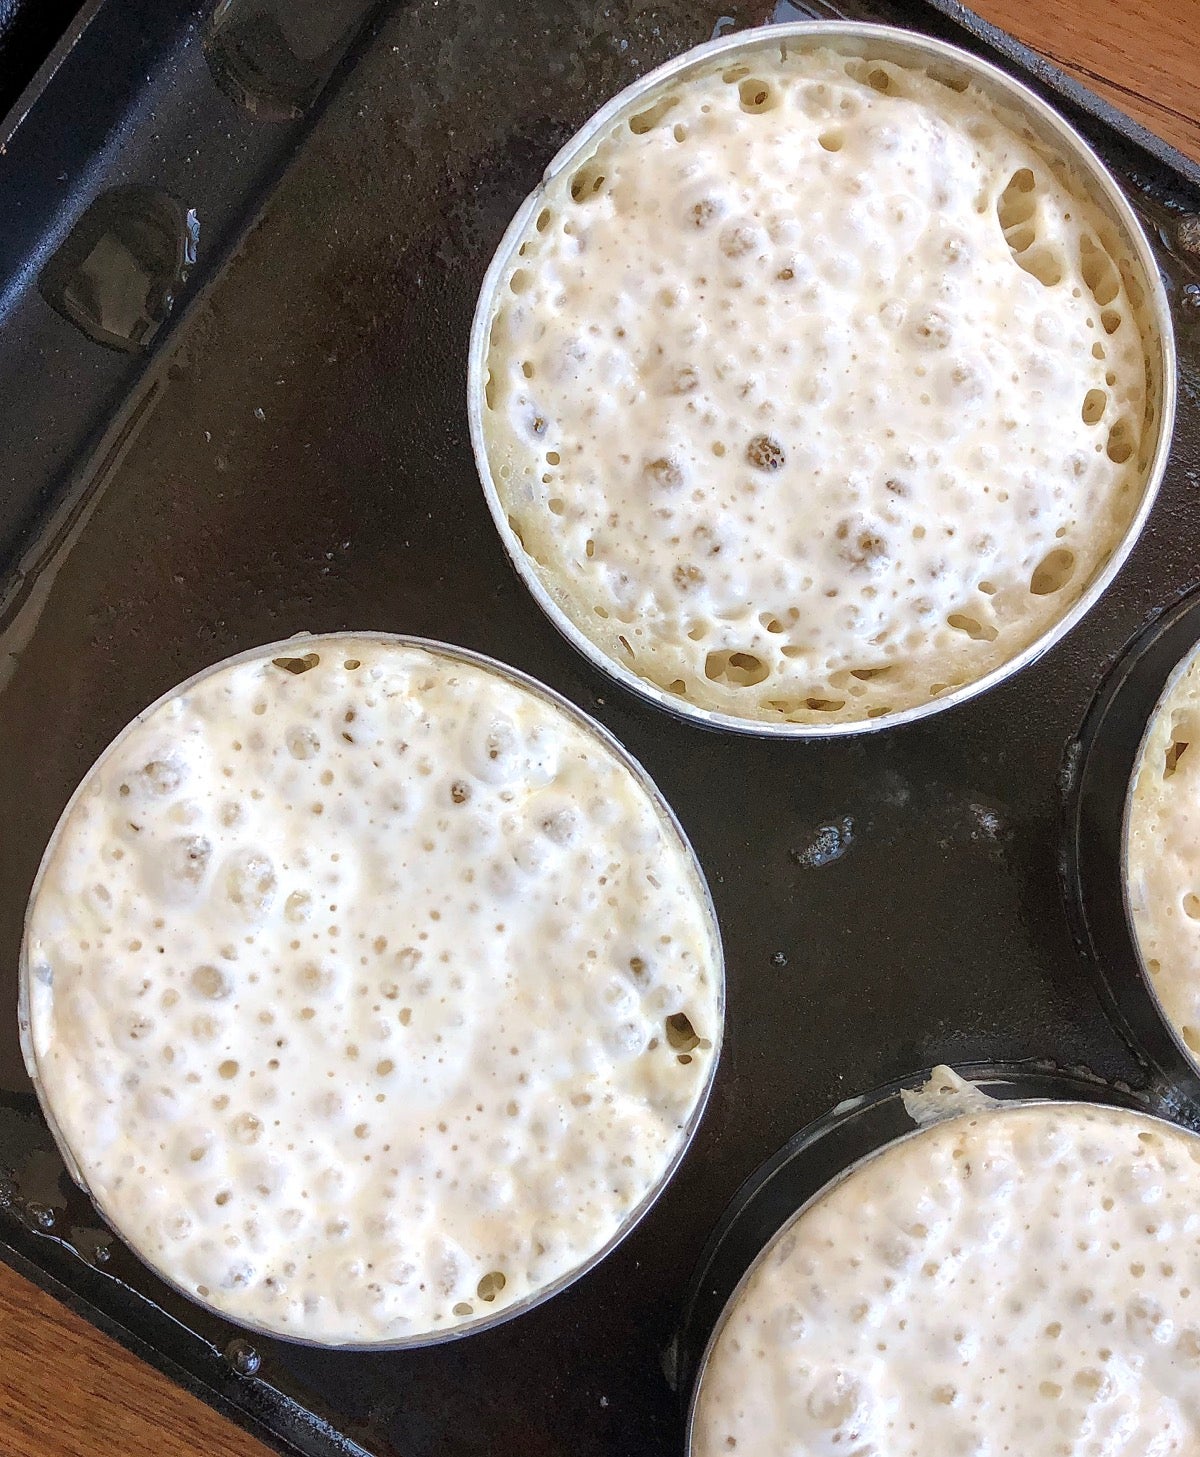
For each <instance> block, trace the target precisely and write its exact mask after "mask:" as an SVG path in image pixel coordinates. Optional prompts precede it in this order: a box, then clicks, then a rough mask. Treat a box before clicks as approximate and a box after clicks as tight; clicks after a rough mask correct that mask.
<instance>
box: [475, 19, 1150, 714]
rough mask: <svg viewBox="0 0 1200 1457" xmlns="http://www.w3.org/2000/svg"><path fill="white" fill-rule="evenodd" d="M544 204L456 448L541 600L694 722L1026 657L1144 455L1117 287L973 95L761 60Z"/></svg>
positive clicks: (878, 690)
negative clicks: (708, 714)
mask: <svg viewBox="0 0 1200 1457" xmlns="http://www.w3.org/2000/svg"><path fill="white" fill-rule="evenodd" d="M638 105H639V108H640V109H638V110H636V113H635V114H633V115H628V114H622V115H621V116H620V118H619V119H617V120H615V121H613V123H612V124H611V125H609V126H608V127H607V128H605V129H604V131H603V132H602V133H601V135H600V137H599V138H598V140H597V141H596V143H595V145H594V147H593V148H591V150H590V151H589V153H588V154H587V155H586V157H585V158H584V159H583V160H580V161H578V162H577V163H575V164H573V166H572V168H571V169H570V171H569V175H566V174H564V175H561V176H559V177H558V178H557V179H556V180H555V181H554V182H553V183H552V184H551V185H550V187H549V188H548V190H547V191H546V192H545V194H544V197H543V198H542V199H541V202H542V206H541V208H540V210H539V211H537V213H536V214H535V216H534V217H533V218H532V219H531V221H530V224H529V226H528V227H527V229H526V231H525V233H524V235H523V236H522V238H520V239H519V240H518V242H517V244H516V246H515V247H514V249H513V252H512V254H511V257H510V259H509V261H508V263H507V265H506V266H505V270H504V274H503V277H502V278H501V280H500V284H499V289H498V293H497V295H496V302H495V307H494V316H493V321H492V324H491V332H490V346H489V349H488V353H487V360H486V370H487V382H486V402H485V408H484V415H483V419H484V425H483V428H484V434H485V436H486V439H487V443H488V444H487V455H488V459H489V462H490V467H491V472H492V475H493V478H494V480H495V483H496V487H497V490H498V492H499V496H500V499H501V502H502V504H503V507H504V510H505V511H506V512H507V514H508V518H509V522H510V524H511V526H512V527H513V529H514V530H515V532H516V533H517V536H518V538H519V541H520V543H521V544H522V545H523V548H524V551H525V553H526V554H527V555H528V557H529V559H530V560H531V561H532V563H534V564H535V566H536V570H537V573H538V575H539V576H540V578H541V580H542V582H543V584H544V585H545V586H546V588H547V589H548V590H549V592H550V594H551V596H552V597H553V598H554V599H555V600H556V601H557V602H558V603H559V604H560V606H561V607H562V609H563V610H564V611H565V612H566V614H567V615H568V616H569V617H570V618H571V620H572V621H573V622H574V623H575V625H576V626H577V627H578V628H579V629H580V630H581V631H582V632H583V633H584V634H585V636H586V637H588V638H589V639H591V640H592V641H593V642H594V643H595V644H596V645H597V646H598V647H600V648H601V649H602V650H603V651H604V652H605V653H606V654H607V655H608V656H609V657H610V658H612V659H613V660H614V661H615V662H617V663H619V664H621V665H623V666H624V667H626V668H628V669H630V670H631V671H632V672H634V673H636V674H638V675H640V676H641V677H643V678H645V679H647V680H649V681H650V682H652V683H653V684H656V685H658V686H659V687H660V688H663V689H666V690H668V691H669V692H671V693H674V694H678V695H680V696H681V697H682V698H685V699H687V700H688V701H690V702H691V703H693V704H695V705H698V706H700V707H702V708H706V709H711V710H717V711H720V712H722V713H726V714H731V715H735V716H738V717H741V718H749V719H760V720H778V721H785V720H786V721H797V722H808V723H834V722H839V721H846V720H856V719H864V718H870V717H876V716H880V715H883V714H886V713H889V712H892V711H896V710H899V709H903V708H906V707H911V706H913V705H919V704H922V703H925V702H927V701H929V700H930V699H933V698H936V697H938V696H939V695H941V694H943V693H945V692H946V691H948V690H949V689H951V688H953V687H955V686H957V685H961V684H965V683H970V682H972V681H974V680H976V679H978V678H980V677H981V676H983V675H984V674H986V673H988V672H990V671H991V670H993V669H995V668H997V667H999V666H1001V665H1002V664H1004V663H1005V662H1007V661H1008V660H1009V659H1011V658H1012V657H1013V656H1015V655H1016V654H1017V653H1019V652H1020V651H1022V650H1023V649H1025V648H1026V647H1027V646H1029V645H1030V644H1031V643H1033V642H1034V641H1035V640H1037V639H1038V638H1039V637H1040V636H1041V635H1042V634H1044V633H1045V632H1047V631H1048V630H1049V629H1050V628H1051V627H1052V626H1053V625H1054V624H1055V623H1056V622H1057V621H1058V620H1059V619H1060V618H1061V617H1062V616H1063V614H1064V613H1065V612H1066V611H1067V609H1068V608H1069V607H1070V606H1071V605H1072V604H1073V603H1074V602H1075V601H1076V600H1077V599H1078V597H1079V596H1080V595H1081V593H1082V592H1083V590H1084V588H1085V587H1086V586H1087V584H1088V583H1089V582H1090V580H1091V579H1092V578H1093V577H1094V575H1095V574H1096V573H1097V572H1098V571H1099V570H1100V568H1101V567H1102V566H1103V565H1104V563H1105V562H1106V561H1107V559H1108V557H1109V555H1110V553H1111V552H1112V550H1113V549H1114V547H1115V546H1116V545H1117V543H1118V542H1119V541H1120V539H1121V537H1122V536H1123V534H1124V532H1125V530H1126V528H1127V526H1128V525H1129V522H1130V519H1131V517H1132V515H1133V513H1134V510H1135V508H1136V506H1137V503H1138V500H1139V498H1140V496H1141V492H1142V486H1143V483H1144V479H1145V474H1146V467H1147V457H1148V455H1149V454H1150V453H1151V451H1152V446H1153V443H1154V441H1153V436H1154V430H1153V425H1152V422H1153V419H1154V413H1155V406H1154V404H1153V402H1152V400H1151V399H1149V398H1148V390H1147V363H1146V348H1145V345H1144V341H1143V335H1142V325H1141V322H1140V318H1141V310H1142V306H1143V305H1144V303H1145V296H1144V285H1143V281H1142V277H1141V273H1140V268H1139V266H1138V265H1137V264H1136V263H1135V262H1134V261H1133V259H1132V257H1131V256H1128V255H1127V252H1126V250H1125V248H1124V245H1123V244H1122V242H1121V240H1120V238H1119V237H1118V235H1117V233H1116V230H1115V229H1114V227H1113V226H1112V224H1111V223H1109V222H1108V221H1107V220H1106V218H1105V217H1104V215H1103V214H1102V213H1101V212H1100V210H1099V209H1098V208H1097V207H1096V206H1095V205H1093V204H1092V203H1091V202H1089V201H1088V199H1087V195H1086V191H1085V190H1084V187H1083V184H1082V183H1081V182H1080V181H1079V179H1078V178H1076V177H1074V176H1073V174H1072V173H1071V172H1070V171H1069V169H1068V168H1067V167H1065V166H1064V165H1063V164H1062V162H1061V161H1059V160H1058V159H1055V158H1051V157H1049V156H1047V155H1046V153H1045V151H1044V149H1043V148H1042V147H1041V145H1040V144H1038V143H1033V142H1031V141H1029V140H1028V139H1027V137H1025V136H1023V135H1022V134H1021V125H1022V124H1021V122H1020V120H1019V119H1016V118H1015V117H1013V116H1012V115H1010V114H1008V113H1007V112H1005V111H1004V110H1002V109H1001V108H999V107H998V106H997V105H996V103H995V102H993V101H991V100H989V99H988V98H987V97H986V96H985V95H984V94H983V93H982V92H981V91H979V90H978V89H977V88H976V87H975V86H973V85H972V86H969V87H967V88H966V89H965V90H961V91H960V90H958V89H952V88H951V86H950V85H948V84H944V83H943V82H942V81H941V80H937V79H934V78H932V77H931V76H930V75H929V74H926V73H925V72H924V71H922V70H919V69H908V68H905V67H903V66H900V65H896V64H893V63H891V62H884V61H868V60H861V59H858V58H853V57H846V56H843V55H840V54H837V53H835V52H834V51H833V50H829V49H822V48H804V47H798V46H797V44H796V43H795V42H794V41H790V42H788V43H786V44H784V45H783V46H782V54H781V45H780V43H779V42H777V41H776V42H771V41H767V42H763V43H760V44H758V45H757V46H756V47H755V48H754V49H753V50H750V51H748V52H746V53H745V54H744V55H742V54H739V55H737V56H733V55H728V54H727V55H725V56H723V57H719V58H715V59H714V61H713V63H712V66H711V67H710V68H709V69H708V70H707V71H706V72H705V73H704V74H702V75H700V76H693V77H690V78H688V79H685V80H678V79H670V78H668V79H667V80H665V81H663V82H662V83H661V85H660V86H659V87H657V88H655V89H653V90H652V91H651V92H649V93H647V94H646V95H645V96H644V97H643V98H642V99H641V101H640V102H639V104H638Z"/></svg>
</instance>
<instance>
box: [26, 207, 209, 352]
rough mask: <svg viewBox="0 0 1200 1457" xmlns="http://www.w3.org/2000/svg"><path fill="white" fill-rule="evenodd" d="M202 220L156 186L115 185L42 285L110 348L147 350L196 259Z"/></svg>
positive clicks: (60, 308)
mask: <svg viewBox="0 0 1200 1457" xmlns="http://www.w3.org/2000/svg"><path fill="white" fill-rule="evenodd" d="M199 238H200V220H199V218H198V217H197V216H196V213H195V211H194V210H192V209H190V208H186V207H184V205H183V204H182V203H180V202H179V201H178V200H177V199H175V198H173V197H170V196H168V194H167V193H165V192H161V191H159V190H158V189H157V188H155V187H110V188H109V189H108V190H107V191H106V192H102V193H101V194H100V196H99V197H97V198H96V199H95V200H94V201H93V202H92V203H91V205H90V206H89V207H88V208H87V209H86V211H85V212H84V213H83V214H82V216H81V217H80V218H79V219H78V220H77V221H76V223H75V226H74V227H73V228H72V229H71V231H70V232H69V233H68V234H67V238H66V241H65V242H63V243H62V245H61V246H60V247H59V248H58V249H57V250H56V251H55V253H54V254H53V256H52V257H51V259H50V261H49V262H48V263H47V264H46V266H45V268H43V269H42V272H41V276H40V277H39V279H38V291H39V293H40V294H41V295H42V297H43V298H44V299H45V300H46V302H47V303H48V304H49V305H50V307H51V308H52V309H54V310H55V311H56V312H57V313H60V314H61V315H62V316H63V318H65V319H68V320H69V321H70V322H71V323H72V324H75V325H76V326H77V327H78V328H79V329H81V330H82V331H83V332H84V333H85V334H86V335H87V336H88V337H89V338H90V339H94V340H95V341H96V342H97V343H98V344H104V345H107V346H108V347H109V348H110V349H121V350H124V351H125V352H127V353H130V354H135V353H138V352H140V351H142V350H144V349H147V348H149V346H150V343H151V341H152V340H153V339H154V337H155V335H156V334H157V333H158V331H159V329H160V328H161V327H162V325H163V324H164V323H165V321H166V319H167V317H168V315H169V314H170V312H171V309H172V308H173V307H174V304H175V300H176V297H177V296H178V294H179V292H180V290H181V289H182V287H183V285H184V284H185V283H186V282H187V277H188V272H189V270H190V268H191V267H192V265H193V264H194V263H195V261H196V250H197V247H198V244H199Z"/></svg>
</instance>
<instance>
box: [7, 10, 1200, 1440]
mask: <svg viewBox="0 0 1200 1457" xmlns="http://www.w3.org/2000/svg"><path fill="white" fill-rule="evenodd" d="M975 9H976V10H977V11H979V13H980V14H982V15H984V16H985V17H986V18H987V19H989V20H991V21H994V22H995V23H996V24H997V25H1000V26H1002V27H1003V28H1004V29H1006V30H1008V31H1009V32H1010V33H1011V34H1013V35H1015V36H1017V37H1018V38H1019V39H1021V40H1023V41H1024V42H1025V43H1026V44H1027V45H1030V46H1032V47H1033V48H1034V49H1035V50H1038V51H1040V52H1041V53H1042V54H1043V55H1045V56H1047V57H1048V58H1049V59H1051V60H1053V61H1054V62H1056V63H1057V64H1058V65H1059V66H1061V67H1062V68H1063V69H1064V70H1066V71H1069V72H1070V73H1071V74H1073V75H1075V76H1077V77H1078V78H1079V79H1080V80H1081V81H1083V82H1084V84H1085V85H1088V86H1091V87H1092V88H1093V89H1094V90H1096V91H1098V92H1099V93H1100V94H1101V95H1103V96H1106V97H1107V98H1108V99H1109V100H1111V101H1113V102H1114V103H1115V104H1116V105H1117V106H1120V107H1122V108H1124V109H1125V110H1126V111H1128V112H1129V113H1130V114H1131V115H1133V116H1135V117H1136V118H1137V119H1138V120H1139V121H1141V122H1143V123H1144V124H1145V125H1146V126H1148V127H1149V128H1150V129H1151V130H1152V131H1155V132H1157V133H1158V134H1159V135H1160V136H1162V137H1165V138H1166V139H1167V140H1168V141H1169V142H1172V143H1173V144H1174V145H1175V146H1177V147H1178V148H1180V150H1181V151H1184V152H1186V153H1188V154H1189V155H1190V156H1191V157H1193V158H1195V159H1196V160H1197V161H1200V41H1198V37H1200V0H977V3H976V5H975ZM0 1351H3V1352H4V1359H3V1361H2V1362H0V1454H2V1457H201V1454H203V1457H263V1454H265V1453H266V1451H267V1449H266V1448H265V1447H263V1446H262V1445H261V1444H260V1443H259V1442H257V1441H255V1440H254V1439H252V1438H251V1437H249V1436H247V1435H246V1434H245V1433H243V1432H241V1431H239V1430H238V1429H237V1428H236V1427H234V1426H233V1425H231V1424H230V1423H229V1422H227V1421H226V1420H225V1419H224V1418H223V1417H220V1416H218V1415H217V1414H216V1413H215V1412H213V1411H211V1410H210V1409H209V1408H208V1407H206V1406H204V1405H203V1404H202V1403H201V1402H199V1401H197V1400H196V1398H195V1397H192V1396H189V1395H188V1394H187V1393H186V1392H184V1391H182V1390H180V1389H179V1388H178V1387H176V1386H175V1385H173V1384H172V1383H171V1382H170V1381H169V1380H168V1379H167V1378H166V1377H164V1376H161V1375H159V1374H158V1372H156V1371H154V1370H152V1369H151V1368H150V1367H149V1366H146V1365H144V1364H143V1363H142V1362H141V1361H139V1360H138V1359H137V1358H136V1357H134V1356H132V1355H130V1354H129V1353H128V1352H127V1351H125V1350H124V1349H123V1348H122V1347H121V1346H119V1345H118V1344H117V1343H116V1342H115V1341H112V1340H110V1339H109V1338H108V1337H107V1336H103V1335H101V1334H100V1333H99V1332H98V1331H96V1330H94V1329H93V1328H92V1327H91V1326H89V1325H88V1324H87V1323H86V1322H85V1321H83V1320H81V1319H80V1318H79V1317H78V1316H76V1315H74V1314H72V1313H71V1312H69V1311H68V1310H66V1309H64V1307H63V1306H61V1305H59V1304H58V1302H57V1301H55V1300H53V1299H51V1298H50V1297H49V1296H47V1295H45V1294H43V1293H42V1292H41V1291H40V1290H38V1289H36V1288H35V1287H34V1286H33V1285H30V1284H29V1283H28V1282H27V1281H25V1280H23V1279H22V1278H21V1277H20V1276H18V1275H16V1274H14V1273H13V1271H11V1270H9V1269H8V1268H7V1267H6V1266H3V1265H0ZM498 1457H499V1454H498Z"/></svg>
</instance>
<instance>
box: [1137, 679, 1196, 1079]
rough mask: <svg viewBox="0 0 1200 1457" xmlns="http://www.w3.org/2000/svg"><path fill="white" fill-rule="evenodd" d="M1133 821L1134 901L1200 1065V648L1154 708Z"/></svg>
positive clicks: (1148, 951) (1167, 1006)
mask: <svg viewBox="0 0 1200 1457" xmlns="http://www.w3.org/2000/svg"><path fill="white" fill-rule="evenodd" d="M1127 813H1128V818H1127V822H1126V847H1127V855H1128V861H1127V870H1128V876H1129V885H1128V889H1129V907H1130V911H1131V912H1132V917H1133V927H1134V933H1135V935H1136V937H1137V941H1138V946H1139V948H1140V950H1141V953H1142V962H1143V964H1144V965H1145V967H1146V971H1147V973H1148V975H1149V977H1150V980H1151V982H1152V984H1153V986H1154V988H1155V990H1156V991H1157V993H1158V997H1159V1000H1160V1001H1161V1003H1162V1006H1163V1010H1164V1012H1166V1014H1167V1017H1168V1019H1169V1020H1170V1021H1171V1023H1172V1024H1173V1025H1174V1027H1175V1029H1176V1031H1177V1032H1178V1034H1179V1036H1180V1037H1181V1038H1182V1039H1183V1042H1184V1045H1185V1046H1186V1047H1187V1048H1188V1050H1189V1052H1190V1053H1191V1054H1192V1056H1193V1057H1194V1058H1195V1059H1196V1060H1197V1064H1198V1065H1200V656H1198V655H1196V654H1193V655H1192V656H1191V658H1190V659H1189V660H1188V661H1187V662H1186V663H1184V664H1183V665H1182V667H1181V668H1180V669H1179V670H1178V672H1177V673H1176V675H1175V677H1174V679H1173V680H1172V682H1171V683H1170V684H1169V685H1168V687H1167V690H1166V692H1165V693H1164V694H1163V696H1162V698H1161V699H1160V700H1159V702H1158V705H1157V706H1156V708H1155V710H1154V716H1153V718H1152V719H1151V721H1150V726H1149V729H1148V730H1147V734H1146V741H1145V743H1144V745H1143V747H1142V753H1141V758H1140V760H1139V763H1138V768H1137V772H1136V777H1135V779H1134V782H1133V790H1132V793H1131V795H1130V799H1129V807H1128V812H1127Z"/></svg>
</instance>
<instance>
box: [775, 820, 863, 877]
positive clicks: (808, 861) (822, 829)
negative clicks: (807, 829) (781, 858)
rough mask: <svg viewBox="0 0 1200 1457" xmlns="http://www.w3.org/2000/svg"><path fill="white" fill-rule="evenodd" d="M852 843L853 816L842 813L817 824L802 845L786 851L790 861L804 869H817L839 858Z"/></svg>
mask: <svg viewBox="0 0 1200 1457" xmlns="http://www.w3.org/2000/svg"><path fill="white" fill-rule="evenodd" d="M853 843H854V817H853V816H852V815H842V816H841V818H840V819H836V820H830V821H829V822H828V823H827V824H823V825H818V826H817V827H816V829H815V830H814V831H813V832H812V834H811V835H810V836H809V838H808V839H807V840H806V841H805V843H804V844H803V845H797V846H794V847H793V848H792V849H791V850H789V851H788V855H789V856H790V857H791V860H792V863H793V864H795V865H799V866H800V867H801V868H802V869H804V870H818V869H820V867H821V866H823V865H832V864H833V862H834V861H835V860H840V859H841V858H842V856H843V855H845V854H846V852H847V851H848V850H849V849H850V847H851V845H852V844H853Z"/></svg>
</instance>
